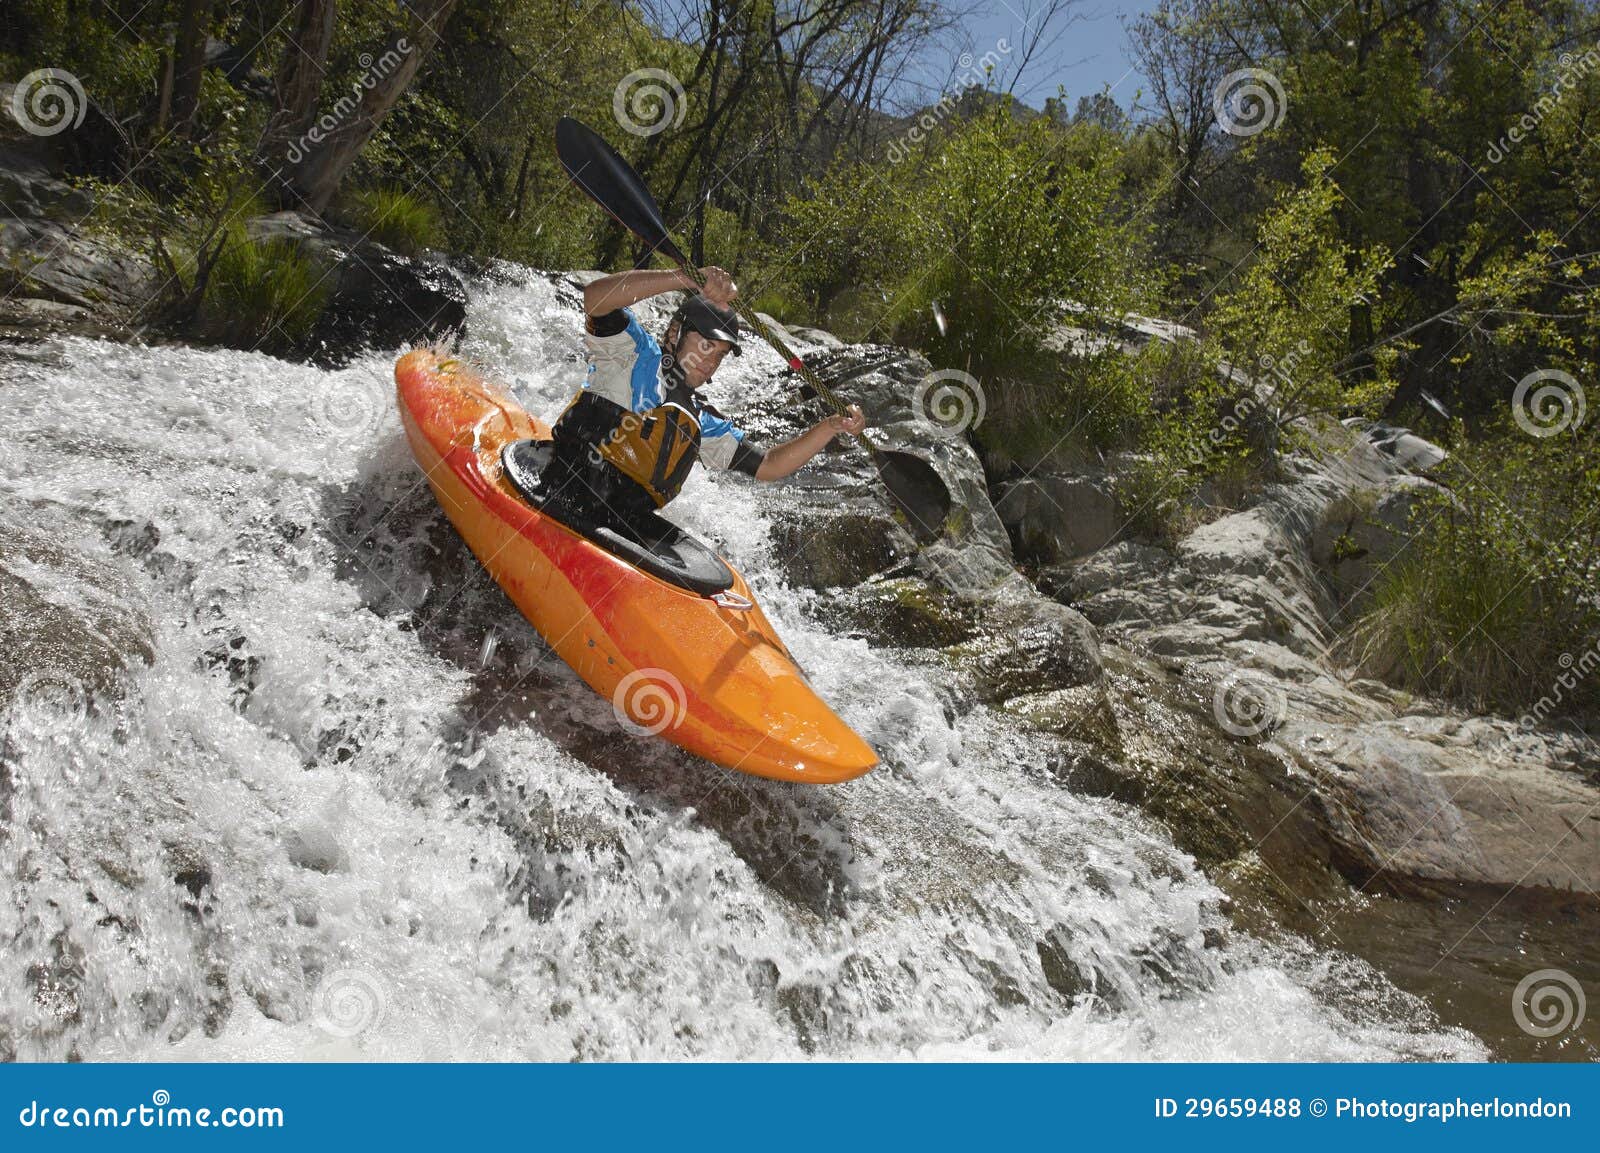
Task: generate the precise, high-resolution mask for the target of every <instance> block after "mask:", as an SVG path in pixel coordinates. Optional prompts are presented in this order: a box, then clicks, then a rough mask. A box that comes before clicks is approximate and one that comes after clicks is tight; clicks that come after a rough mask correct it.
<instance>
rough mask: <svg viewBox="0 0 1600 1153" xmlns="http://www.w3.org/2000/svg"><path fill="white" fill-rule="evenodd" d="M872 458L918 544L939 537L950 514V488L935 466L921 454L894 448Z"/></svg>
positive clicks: (885, 486) (880, 451) (882, 450)
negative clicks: (935, 469) (917, 454)
mask: <svg viewBox="0 0 1600 1153" xmlns="http://www.w3.org/2000/svg"><path fill="white" fill-rule="evenodd" d="M873 457H874V460H875V463H876V464H877V466H878V475H879V476H881V477H882V478H883V486H884V488H886V489H888V490H889V496H890V497H891V498H893V500H894V504H895V507H896V508H897V509H899V510H900V512H901V513H903V514H904V515H905V518H906V520H907V522H908V523H909V524H910V527H911V532H912V535H914V536H915V537H916V538H917V541H918V543H920V544H928V543H930V542H932V541H936V540H938V539H939V537H940V536H942V535H943V534H944V522H945V519H946V518H947V517H948V516H949V515H950V490H949V489H948V488H946V487H945V484H944V481H942V480H940V479H939V474H938V473H937V472H935V471H934V469H933V465H931V464H929V463H928V462H927V461H925V460H923V459H922V458H921V457H920V456H916V455H914V454H912V453H909V452H895V451H893V450H891V449H879V450H878V451H877V452H875V453H874V454H873Z"/></svg>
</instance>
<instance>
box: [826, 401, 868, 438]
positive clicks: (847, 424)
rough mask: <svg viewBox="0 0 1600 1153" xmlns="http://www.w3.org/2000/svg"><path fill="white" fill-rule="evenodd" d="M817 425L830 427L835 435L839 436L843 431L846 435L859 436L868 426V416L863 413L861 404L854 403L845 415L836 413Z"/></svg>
mask: <svg viewBox="0 0 1600 1153" xmlns="http://www.w3.org/2000/svg"><path fill="white" fill-rule="evenodd" d="M817 427H819V428H826V429H828V430H829V431H830V432H831V433H833V435H834V436H838V435H840V434H841V433H842V434H844V435H846V436H859V435H860V434H861V430H862V429H864V428H866V427H867V418H866V416H865V415H863V414H862V412H861V406H860V405H859V404H852V405H851V406H850V411H849V412H847V413H845V414H843V415H839V414H837V413H836V414H834V415H833V416H830V417H828V418H827V419H826V420H824V421H822V422H821V423H820V424H819V425H818V426H817ZM830 439H831V438H830Z"/></svg>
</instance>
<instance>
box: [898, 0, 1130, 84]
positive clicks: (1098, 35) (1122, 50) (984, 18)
mask: <svg viewBox="0 0 1600 1153" xmlns="http://www.w3.org/2000/svg"><path fill="white" fill-rule="evenodd" d="M956 2H957V3H958V4H959V3H962V2H963V0H956ZM964 7H965V8H967V9H968V10H970V12H971V15H970V16H968V17H967V19H966V20H964V21H963V24H962V30H961V33H960V34H959V35H958V36H957V40H958V44H957V45H956V51H957V52H960V51H962V50H965V51H969V52H971V53H972V55H973V57H974V59H981V58H982V57H983V55H984V53H986V52H989V51H991V50H993V49H994V48H995V45H996V43H997V41H998V40H999V39H1000V38H1002V37H1004V38H1005V40H1006V42H1007V43H1008V44H1009V45H1010V46H1011V48H1012V52H1011V55H1010V57H1009V58H1007V60H1006V63H1007V64H1011V63H1012V62H1014V61H1016V60H1018V59H1020V57H1021V54H1022V44H1023V38H1022V34H1021V33H1022V30H1023V28H1024V26H1025V25H1026V24H1027V23H1028V22H1029V17H1030V15H1031V14H1033V13H1037V12H1039V11H1040V10H1041V9H1042V8H1043V7H1044V4H1043V2H1042V0H965V3H964ZM1030 7H1031V9H1032V12H1031V13H1030ZM1152 7H1154V3H1153V0H1127V2H1124V3H1121V4H1117V3H1111V2H1109V0H1076V3H1074V4H1073V5H1072V6H1071V7H1070V8H1069V9H1068V11H1066V12H1064V13H1063V14H1061V15H1059V16H1057V17H1056V22H1055V23H1054V24H1053V25H1052V26H1051V28H1052V30H1051V31H1050V32H1049V33H1047V34H1046V37H1045V41H1044V44H1043V45H1041V47H1040V49H1039V51H1038V52H1037V53H1035V55H1034V58H1033V60H1032V61H1031V62H1030V63H1029V64H1028V68H1027V71H1026V72H1025V73H1024V74H1023V77H1022V80H1021V83H1019V84H1018V86H1017V88H1016V94H1017V95H1018V96H1019V97H1021V98H1022V100H1023V101H1024V102H1026V103H1028V104H1031V105H1033V106H1034V107H1036V108H1037V107H1038V106H1039V105H1041V104H1043V103H1044V101H1045V98H1046V97H1049V96H1054V95H1055V94H1056V86H1057V85H1058V84H1059V85H1064V86H1065V87H1066V90H1067V96H1068V100H1069V102H1070V103H1071V104H1072V105H1076V104H1077V102H1078V97H1080V96H1087V95H1090V94H1091V93H1094V92H1098V91H1100V89H1102V88H1103V87H1105V86H1106V85H1107V84H1110V85H1112V86H1113V87H1112V90H1111V94H1112V96H1113V97H1114V98H1115V99H1116V101H1117V103H1118V104H1121V105H1122V106H1123V107H1124V108H1127V107H1129V106H1130V105H1132V103H1133V99H1134V94H1135V92H1136V91H1137V90H1138V88H1139V86H1140V84H1141V80H1140V77H1139V76H1138V74H1137V73H1132V74H1130V72H1129V68H1130V67H1131V62H1130V61H1129V59H1128V44H1127V35H1126V33H1125V32H1124V30H1123V21H1124V19H1131V18H1132V17H1134V16H1137V15H1139V14H1140V13H1142V12H1145V11H1148V10H1149V9H1150V8H1152ZM949 56H950V51H949V48H948V47H946V48H940V49H938V50H936V51H934V52H931V53H930V54H929V59H928V61H927V63H926V65H925V67H924V69H923V70H922V72H921V74H920V75H918V76H917V77H916V79H917V80H918V81H920V82H922V83H926V84H929V85H933V86H937V85H938V84H939V83H940V82H942V81H943V80H945V79H946V78H947V77H948V75H949V73H950V68H951V64H950V60H949Z"/></svg>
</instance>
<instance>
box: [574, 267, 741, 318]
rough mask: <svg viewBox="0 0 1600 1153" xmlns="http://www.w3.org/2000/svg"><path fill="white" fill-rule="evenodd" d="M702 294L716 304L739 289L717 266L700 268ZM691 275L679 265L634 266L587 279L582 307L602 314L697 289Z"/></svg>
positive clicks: (731, 297)
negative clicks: (654, 268)
mask: <svg viewBox="0 0 1600 1153" xmlns="http://www.w3.org/2000/svg"><path fill="white" fill-rule="evenodd" d="M700 275H701V276H703V277H704V278H705V282H706V287H705V294H706V295H707V296H708V297H710V298H711V299H712V300H715V301H717V302H718V303H719V304H727V303H728V302H729V301H730V300H732V299H733V298H734V297H735V296H736V295H738V292H739V290H738V289H737V288H736V287H734V283H733V278H732V277H731V276H729V275H728V274H727V273H726V272H724V271H723V270H722V269H720V268H716V267H711V268H702V269H701V270H700ZM698 291H700V287H699V285H697V284H695V282H694V278H693V277H691V276H690V275H689V274H688V273H687V272H684V271H682V270H681V269H676V268H673V269H662V270H651V269H634V270H633V271H631V272H614V273H612V274H611V275H610V276H602V277H601V278H600V279H599V280H594V281H591V282H590V283H589V284H587V285H585V286H584V289H583V311H584V312H586V313H588V314H589V315H590V316H604V315H605V314H606V313H608V312H615V311H616V310H617V309H619V308H627V307H628V305H630V304H638V303H639V301H641V300H647V299H649V298H650V297H652V296H659V295H661V294H662V293H663V292H698Z"/></svg>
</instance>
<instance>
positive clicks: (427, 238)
mask: <svg viewBox="0 0 1600 1153" xmlns="http://www.w3.org/2000/svg"><path fill="white" fill-rule="evenodd" d="M348 211H349V215H350V218H351V222H352V223H353V224H354V225H355V227H356V228H358V229H359V230H360V231H362V232H363V233H365V234H366V235H367V236H369V237H371V238H372V239H373V240H376V241H377V242H378V243H379V244H386V245H388V246H389V247H390V248H392V249H394V250H395V251H396V252H403V253H405V254H407V255H408V256H415V255H416V254H417V253H419V252H421V251H422V250H423V249H424V248H428V247H430V246H432V245H433V244H435V243H437V241H438V238H439V235H440V232H441V228H440V224H439V213H438V212H437V211H436V210H435V209H434V207H433V205H431V204H429V203H428V202H427V201H424V200H419V199H417V198H416V197H415V196H412V195H411V194H410V193H409V192H404V191H402V190H401V189H398V188H387V187H383V188H363V189H361V190H360V191H358V192H355V193H352V194H351V196H350V203H349V209H348Z"/></svg>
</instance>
